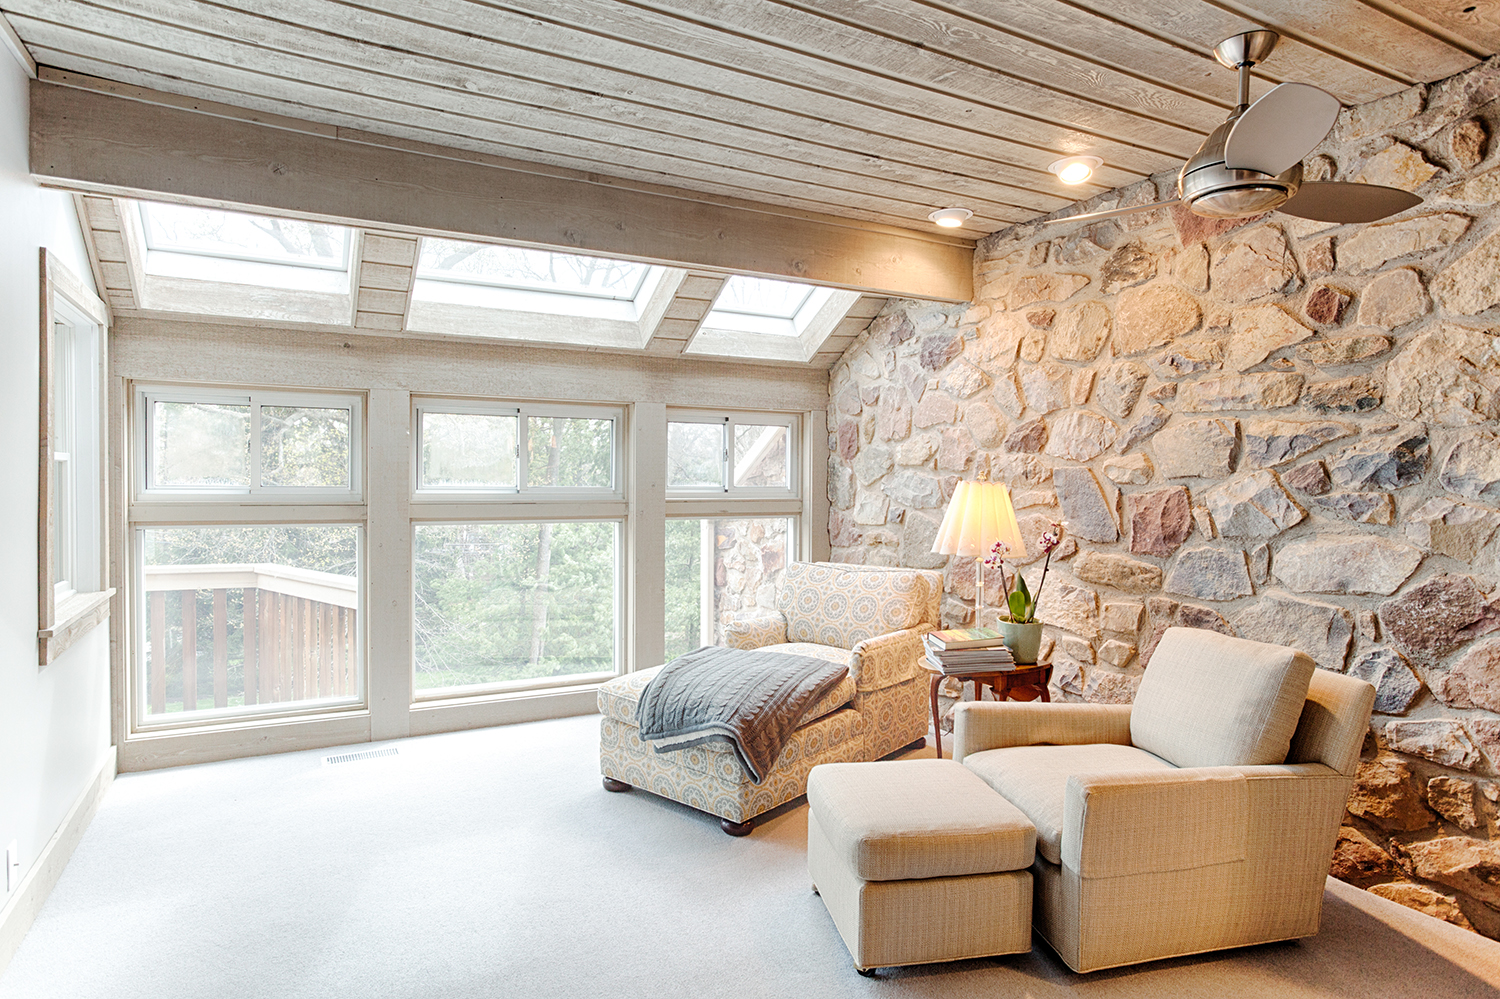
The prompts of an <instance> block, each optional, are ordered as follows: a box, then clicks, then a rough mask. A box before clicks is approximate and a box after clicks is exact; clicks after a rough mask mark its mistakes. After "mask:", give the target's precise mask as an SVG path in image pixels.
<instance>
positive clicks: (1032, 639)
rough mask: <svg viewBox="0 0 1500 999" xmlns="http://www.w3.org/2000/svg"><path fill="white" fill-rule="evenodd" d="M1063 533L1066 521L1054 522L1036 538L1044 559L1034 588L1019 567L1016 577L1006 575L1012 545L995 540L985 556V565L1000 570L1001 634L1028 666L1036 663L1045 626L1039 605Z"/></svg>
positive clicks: (1006, 643)
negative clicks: (1038, 617) (1002, 599)
mask: <svg viewBox="0 0 1500 999" xmlns="http://www.w3.org/2000/svg"><path fill="white" fill-rule="evenodd" d="M1062 537H1063V525H1062V524H1060V523H1053V524H1052V525H1051V526H1049V527H1048V528H1047V530H1045V531H1043V532H1042V536H1041V537H1040V538H1039V539H1038V540H1037V545H1038V548H1039V549H1040V551H1041V553H1042V555H1043V556H1045V560H1044V561H1043V562H1042V578H1041V579H1039V580H1037V584H1036V590H1035V591H1033V590H1031V589H1030V587H1028V586H1027V585H1026V580H1025V579H1024V578H1023V577H1022V576H1021V571H1020V569H1019V568H1017V569H1016V571H1015V572H1014V574H1013V576H1014V580H1012V579H1011V578H1010V577H1008V576H1007V575H1006V571H1005V556H1006V555H1008V554H1009V553H1010V546H1009V545H1007V544H1006V543H1005V542H1004V541H997V542H995V547H994V548H992V549H991V550H990V557H989V558H987V559H985V560H984V564H985V565H987V566H992V567H995V568H998V569H999V570H1000V585H1001V589H1002V590H1003V591H1004V593H1005V612H1006V617H1004V618H1002V619H1001V620H1000V622H999V624H1000V635H1001V637H1002V638H1003V639H1004V640H1005V646H1006V648H1008V649H1010V651H1011V655H1012V656H1013V657H1014V658H1015V660H1016V663H1017V665H1022V666H1029V665H1031V664H1033V663H1035V662H1036V660H1037V653H1038V652H1039V651H1040V650H1041V646H1042V626H1041V624H1040V623H1039V622H1038V621H1037V620H1036V606H1037V601H1038V600H1040V599H1041V596H1042V587H1044V586H1046V585H1047V570H1048V569H1050V568H1051V567H1052V553H1053V552H1055V551H1056V550H1057V546H1058V545H1060V544H1062Z"/></svg>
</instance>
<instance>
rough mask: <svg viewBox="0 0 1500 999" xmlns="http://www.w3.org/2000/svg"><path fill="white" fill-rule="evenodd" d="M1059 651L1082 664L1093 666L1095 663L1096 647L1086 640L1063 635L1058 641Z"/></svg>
mask: <svg viewBox="0 0 1500 999" xmlns="http://www.w3.org/2000/svg"><path fill="white" fill-rule="evenodd" d="M1057 651H1058V652H1059V653H1061V654H1062V655H1065V656H1067V657H1068V658H1069V659H1073V660H1076V661H1078V662H1081V663H1085V664H1091V663H1093V661H1094V646H1093V644H1092V643H1091V642H1089V640H1088V639H1086V638H1075V637H1073V636H1072V635H1063V636H1062V637H1061V638H1059V639H1058V640H1057Z"/></svg>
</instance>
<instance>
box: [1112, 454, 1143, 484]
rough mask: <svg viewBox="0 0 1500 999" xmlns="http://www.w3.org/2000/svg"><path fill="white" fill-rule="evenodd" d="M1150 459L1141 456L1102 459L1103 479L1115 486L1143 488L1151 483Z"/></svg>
mask: <svg viewBox="0 0 1500 999" xmlns="http://www.w3.org/2000/svg"><path fill="white" fill-rule="evenodd" d="M1151 472H1152V468H1151V459H1150V458H1148V457H1146V456H1145V455H1143V454H1130V455H1125V456H1124V457H1122V458H1105V459H1104V477H1105V478H1107V479H1109V481H1111V482H1113V483H1115V484H1116V485H1122V486H1123V485H1131V486H1143V485H1145V484H1146V483H1148V482H1150V481H1151Z"/></svg>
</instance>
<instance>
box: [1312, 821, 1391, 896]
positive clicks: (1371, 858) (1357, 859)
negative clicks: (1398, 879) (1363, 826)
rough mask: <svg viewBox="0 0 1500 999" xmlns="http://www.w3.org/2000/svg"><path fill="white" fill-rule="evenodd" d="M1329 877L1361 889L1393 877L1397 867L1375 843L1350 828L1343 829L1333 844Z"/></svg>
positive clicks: (1388, 855)
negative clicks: (1330, 875)
mask: <svg viewBox="0 0 1500 999" xmlns="http://www.w3.org/2000/svg"><path fill="white" fill-rule="evenodd" d="M1328 873H1330V874H1332V875H1333V876H1334V877H1336V878H1338V879H1339V880H1340V881H1344V882H1347V883H1349V884H1352V885H1357V886H1359V887H1361V888H1364V887H1367V886H1368V885H1371V884H1374V883H1376V882H1379V881H1384V880H1386V879H1388V878H1390V877H1392V876H1394V875H1395V873H1396V865H1395V863H1394V862H1393V861H1392V860H1391V857H1390V854H1388V853H1386V852H1385V851H1384V850H1382V849H1381V848H1380V847H1379V846H1377V845H1376V844H1375V841H1374V840H1372V839H1370V838H1369V837H1368V836H1366V835H1365V834H1364V833H1362V832H1360V831H1359V830H1358V829H1356V828H1354V827H1353V826H1344V827H1343V828H1341V829H1340V830H1339V838H1338V841H1337V842H1336V843H1335V844H1334V847H1333V867H1332V869H1331V870H1329V872H1328Z"/></svg>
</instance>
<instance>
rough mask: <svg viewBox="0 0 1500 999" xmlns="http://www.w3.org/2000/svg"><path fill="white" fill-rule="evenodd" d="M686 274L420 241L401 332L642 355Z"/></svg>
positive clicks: (646, 266) (569, 256) (454, 241)
mask: <svg viewBox="0 0 1500 999" xmlns="http://www.w3.org/2000/svg"><path fill="white" fill-rule="evenodd" d="M686 276H687V272H686V271H683V270H678V269H675V268H670V267H660V266H656V265H651V264H641V263H636V262H634V261H630V260H610V259H608V258H605V257H586V256H581V255H579V254H575V253H552V252H550V251H547V250H532V249H527V248H525V247H520V246H501V245H499V244H495V243H474V242H469V241H466V240H457V239H438V238H433V237H428V238H424V239H423V240H422V243H421V249H420V250H419V252H418V255H417V270H416V280H415V282H414V283H413V285H412V293H411V308H410V310H409V313H408V316H407V326H406V328H407V329H409V330H412V331H416V332H423V333H444V334H448V335H451V336H464V337H485V338H490V339H498V340H522V341H527V342H532V343H560V344H570V345H575V346H576V345H579V344H585V345H590V346H598V347H614V348H632V349H644V348H645V346H646V344H647V343H648V342H649V341H650V339H651V334H652V333H653V332H654V331H655V329H656V327H657V324H658V323H660V321H661V319H662V317H663V316H665V315H666V312H667V308H668V306H670V305H671V303H672V297H673V296H674V295H675V294H676V293H677V289H678V287H679V286H680V285H681V284H682V281H683V279H684V278H685V277H686Z"/></svg>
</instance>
